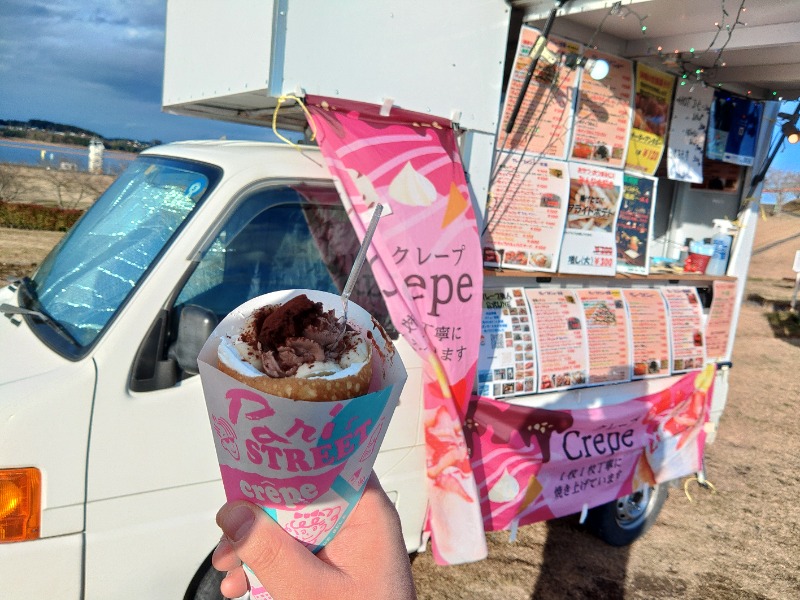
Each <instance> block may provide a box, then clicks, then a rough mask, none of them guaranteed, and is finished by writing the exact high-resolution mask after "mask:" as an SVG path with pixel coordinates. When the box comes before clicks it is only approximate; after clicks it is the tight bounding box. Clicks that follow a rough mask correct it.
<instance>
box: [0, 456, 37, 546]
mask: <svg viewBox="0 0 800 600" xmlns="http://www.w3.org/2000/svg"><path fill="white" fill-rule="evenodd" d="M41 506H42V474H41V473H40V472H39V469H35V468H33V467H28V468H25V469H0V543H3V542H22V541H25V540H35V539H37V538H38V537H39V526H40V524H41V520H42V511H41Z"/></svg>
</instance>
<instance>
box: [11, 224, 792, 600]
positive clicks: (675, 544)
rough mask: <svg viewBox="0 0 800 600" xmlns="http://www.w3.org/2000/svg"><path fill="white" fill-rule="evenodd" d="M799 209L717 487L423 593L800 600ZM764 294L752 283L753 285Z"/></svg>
mask: <svg viewBox="0 0 800 600" xmlns="http://www.w3.org/2000/svg"><path fill="white" fill-rule="evenodd" d="M60 237H61V234H53V233H42V232H26V231H15V230H9V229H0V277H2V276H8V275H24V274H28V273H30V272H31V271H32V270H33V269H34V268H35V265H36V264H38V262H39V261H41V260H42V258H43V257H44V255H45V254H46V253H47V251H48V250H49V248H50V247H51V246H52V245H54V244H55V243H56V242H57V241H58V239H60ZM798 249H800V217H798V216H796V215H792V214H784V215H780V216H778V217H770V218H768V219H766V220H761V221H759V223H758V233H757V237H756V244H755V254H754V256H753V262H752V264H751V268H750V278H749V279H748V294H750V295H751V298H752V299H751V300H750V301H748V302H746V303H745V305H744V306H743V307H742V312H741V317H740V320H739V327H738V334H737V338H736V346H735V351H734V355H733V365H734V366H733V369H732V370H731V372H730V393H729V396H728V405H727V408H726V411H725V413H724V415H723V416H722V421H721V423H720V429H719V433H718V435H717V438H716V441H715V442H714V443H713V444H712V445H711V446H709V447H708V449H707V453H706V469H707V476H708V479H709V481H711V482H712V483H713V484H714V486H715V487H716V493H713V494H712V493H711V492H709V491H705V490H703V489H701V488H699V487H698V486H697V485H696V484H694V483H692V484H691V487H690V492H691V497H692V500H691V501H690V500H689V499H688V498H687V496H686V495H685V494H684V491H683V488H682V487H679V488H675V489H672V490H671V492H670V497H669V498H668V500H667V502H666V504H665V506H664V509H663V511H662V513H661V516H660V518H659V520H658V522H657V523H656V525H655V526H654V527H653V529H651V530H650V532H649V533H648V534H647V535H646V536H645V537H644V538H643V539H641V540H639V541H638V542H636V543H635V544H633V545H632V546H630V547H628V548H612V547H610V546H607V545H605V544H604V543H603V542H600V541H599V540H597V539H595V538H593V537H591V536H589V535H588V534H586V533H585V532H583V531H582V530H581V529H580V527H579V526H578V524H577V522H576V519H574V518H567V519H561V520H559V521H554V522H550V523H546V524H536V525H530V526H527V527H523V528H521V529H520V531H519V536H518V538H517V541H516V542H514V543H508V533H507V532H496V533H491V534H489V535H488V538H489V558H488V559H486V560H484V561H482V562H479V563H475V564H470V565H462V566H455V567H439V566H436V565H435V564H434V562H433V559H432V557H431V555H430V553H423V554H419V555H417V556H415V557H413V559H412V560H413V573H414V577H415V580H416V584H417V590H418V595H419V598H420V600H424V599H436V600H448V599H453V600H456V599H458V600H461V599H464V598H476V599H487V600H491V599H497V600H500V599H502V600H517V599H519V600H530V599H536V600H538V599H543V600H546V599H550V598H553V599H562V598H563V599H580V600H588V599H593V600H594V599H610V600H622V599H625V600H645V599H647V600H652V599H674V598H686V599H696V600H701V599H702V600H706V599H713V600H745V599H746V600H751V599H752V600H762V599H770V600H788V599H791V598H800V506H799V505H798V500H797V494H798V491H800V437H799V436H798V435H797V433H796V428H797V424H798V417H797V412H798V404H800V377H798V371H797V370H798V366H799V365H800V338H794V339H792V338H788V339H787V338H776V337H774V335H773V332H772V329H771V328H770V326H769V324H768V322H767V319H766V317H765V315H766V313H768V312H769V311H771V310H773V306H775V305H779V306H785V305H786V303H787V302H788V300H789V298H790V296H791V292H792V287H793V276H794V273H793V272H792V270H791V266H792V261H793V257H794V253H795V251H796V250H798ZM756 288H757V290H756V291H752V290H753V289H756Z"/></svg>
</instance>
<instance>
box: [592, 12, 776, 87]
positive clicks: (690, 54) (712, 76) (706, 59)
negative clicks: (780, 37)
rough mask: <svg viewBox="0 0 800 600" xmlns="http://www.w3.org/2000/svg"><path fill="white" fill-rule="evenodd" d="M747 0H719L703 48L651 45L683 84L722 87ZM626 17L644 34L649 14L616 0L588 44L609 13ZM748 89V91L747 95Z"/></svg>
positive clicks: (597, 32)
mask: <svg viewBox="0 0 800 600" xmlns="http://www.w3.org/2000/svg"><path fill="white" fill-rule="evenodd" d="M745 3H746V0H735V1H733V2H732V0H720V16H719V18H718V19H717V21H715V22H714V28H715V32H714V36H713V37H712V39H711V41H710V42H709V44H708V46H707V47H706V48H705V49H698V48H694V47H691V48H689V49H688V50H682V49H680V48H675V49H670V48H664V47H663V46H658V47H657V48H656V49H651V50H650V51H651V52H655V53H657V55H658V57H659V58H660V59H661V61H662V63H663V64H664V66H665V67H666V68H667V69H668V70H671V71H673V72H676V73H677V75H678V77H679V83H680V85H682V86H686V85H689V86H692V87H694V86H696V85H702V86H706V87H707V86H713V87H716V88H722V87H723V85H724V81H723V79H724V69H725V67H727V62H726V60H725V50H726V48H727V47H728V45H729V44H730V42H731V39H732V38H733V33H734V31H735V30H736V29H737V28H738V27H747V21H746V14H747V7H746V6H745ZM614 16H616V17H618V18H622V19H625V18H628V17H632V18H634V19H636V20H637V21H638V22H639V28H640V29H641V31H642V35H646V34H647V23H646V19H647V18H648V15H642V14H640V13H638V12H637V11H636V10H634V9H633V8H631V7H630V6H623V5H622V2H621V1H618V2H615V3H614V4H613V5H612V6H611V8H610V9H609V11H608V12H607V13H606V14H605V15H604V16H603V19H602V20H601V21H600V23H599V24H598V26H597V28H596V29H595V31H594V32H593V33H592V36H591V38H590V39H589V41H588V42H587V43H586V46H587V47H589V48H594V49H597V46H596V45H595V44H594V41H595V38H596V37H597V36H598V35H599V34H600V33H601V32H602V30H603V27H604V25H605V23H606V20H607V19H608V18H609V17H614ZM750 93H751V92H750V91H749V90H748V92H747V95H750ZM770 96H771V97H772V99H773V100H778V101H781V100H783V99H784V98H783V97H782V96H780V95H779V94H778V92H777V91H775V90H772V91H770Z"/></svg>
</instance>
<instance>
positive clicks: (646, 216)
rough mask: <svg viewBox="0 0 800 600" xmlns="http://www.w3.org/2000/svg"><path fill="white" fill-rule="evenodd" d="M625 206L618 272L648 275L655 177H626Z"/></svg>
mask: <svg viewBox="0 0 800 600" xmlns="http://www.w3.org/2000/svg"><path fill="white" fill-rule="evenodd" d="M622 181H623V187H622V202H621V205H620V208H619V214H618V215H617V232H616V240H617V272H619V273H630V274H634V275H647V274H648V273H649V272H650V240H651V239H652V237H653V236H652V232H653V211H654V210H655V205H656V183H657V180H656V179H654V178H653V177H646V176H644V175H635V174H633V173H625V175H624V176H623V180H622Z"/></svg>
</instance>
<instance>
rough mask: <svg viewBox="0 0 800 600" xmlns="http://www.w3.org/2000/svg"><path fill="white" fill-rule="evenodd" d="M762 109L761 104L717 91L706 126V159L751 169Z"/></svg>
mask: <svg viewBox="0 0 800 600" xmlns="http://www.w3.org/2000/svg"><path fill="white" fill-rule="evenodd" d="M762 109H763V106H762V104H761V102H757V101H755V100H749V99H747V98H737V97H735V96H728V95H727V94H726V93H724V92H721V91H719V90H717V91H716V92H715V95H714V102H713V104H712V105H711V116H710V118H709V122H708V144H707V146H706V154H707V155H708V158H712V159H714V160H722V161H724V162H728V163H733V164H736V165H742V166H745V167H752V166H753V161H754V159H755V153H756V142H757V140H758V128H759V123H760V122H761V112H762Z"/></svg>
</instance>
